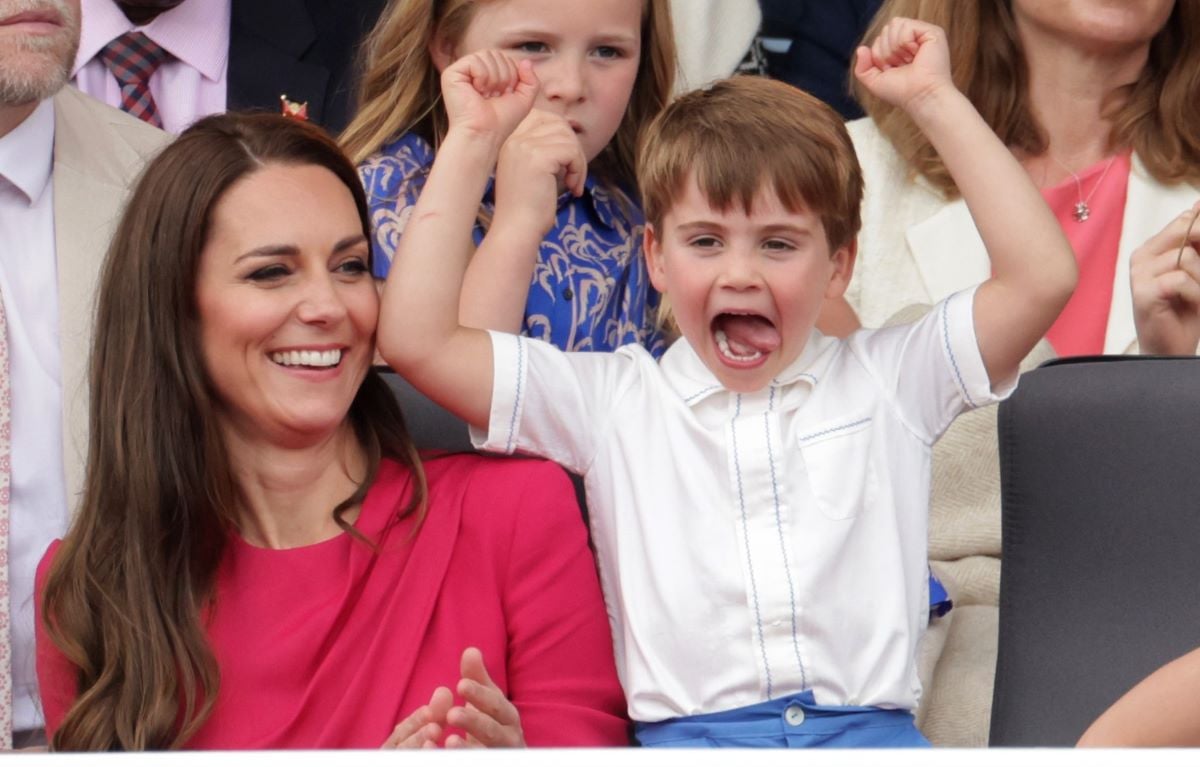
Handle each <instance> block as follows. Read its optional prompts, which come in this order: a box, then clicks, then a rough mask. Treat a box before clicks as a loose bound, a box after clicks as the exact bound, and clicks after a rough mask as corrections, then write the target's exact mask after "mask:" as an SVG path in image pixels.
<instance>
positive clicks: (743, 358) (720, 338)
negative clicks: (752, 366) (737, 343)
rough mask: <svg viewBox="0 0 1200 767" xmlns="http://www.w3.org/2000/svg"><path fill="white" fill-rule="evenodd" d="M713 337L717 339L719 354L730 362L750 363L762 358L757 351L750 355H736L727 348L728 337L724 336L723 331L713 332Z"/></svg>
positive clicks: (760, 353)
mask: <svg viewBox="0 0 1200 767" xmlns="http://www.w3.org/2000/svg"><path fill="white" fill-rule="evenodd" d="M713 337H714V338H716V339H717V346H718V347H720V349H721V354H724V355H725V356H726V357H728V358H729V359H731V360H736V361H737V362H751V361H753V360H756V359H758V358H759V357H761V356H762V352H760V351H758V350H757V349H756V350H755V351H753V352H751V353H750V354H736V353H734V351H733V350H732V349H730V348H729V336H727V335H725V331H724V330H715V331H713Z"/></svg>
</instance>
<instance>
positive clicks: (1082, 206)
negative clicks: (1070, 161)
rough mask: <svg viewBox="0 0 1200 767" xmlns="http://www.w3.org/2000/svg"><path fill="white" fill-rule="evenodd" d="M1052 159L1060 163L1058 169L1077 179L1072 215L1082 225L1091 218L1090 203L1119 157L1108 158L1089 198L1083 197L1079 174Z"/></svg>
mask: <svg viewBox="0 0 1200 767" xmlns="http://www.w3.org/2000/svg"><path fill="white" fill-rule="evenodd" d="M1050 159H1051V160H1054V162H1056V163H1058V167H1060V168H1062V169H1063V170H1065V171H1066V172H1067V173H1070V174H1071V178H1073V179H1075V194H1076V200H1075V212H1074V213H1072V214H1071V217H1072V218H1074V219H1075V220H1076V221H1078V222H1079V223H1081V224H1082V223H1083V222H1084V221H1087V220H1088V218H1090V217H1091V215H1092V209H1091V208H1089V207H1088V203H1089V202H1091V201H1092V197H1093V196H1095V194H1096V190H1097V189H1099V188H1100V185H1101V184H1103V183H1104V177H1105V176H1107V175H1108V169H1109V168H1111V167H1112V164H1113V162H1115V161H1116V159H1117V156H1116V155H1115V154H1114V155H1113V156H1112V157H1110V158H1108V164H1107V165H1105V166H1104V171H1103V172H1102V173H1101V174H1100V178H1098V179H1096V184H1095V186H1093V187H1092V191H1090V192H1088V195H1087V197H1084V196H1083V184H1082V183H1081V182H1080V181H1079V174H1078V173H1076V172H1075V171H1073V170H1071V169H1070V168H1068V167H1067V166H1066V165H1065V164H1063V162H1062V161H1060V160H1059V159H1058V158H1057V157H1055V156H1054V155H1050Z"/></svg>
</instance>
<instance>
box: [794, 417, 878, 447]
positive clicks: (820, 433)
mask: <svg viewBox="0 0 1200 767" xmlns="http://www.w3.org/2000/svg"><path fill="white" fill-rule="evenodd" d="M870 420H871V416H867V417H866V418H860V419H858V420H857V421H854V422H852V423H844V424H842V425H841V426H834V427H832V428H829V429H823V430H822V431H818V432H814V433H812V434H804V435H802V436H801V437H800V441H801V442H807V441H808V440H810V439H816V438H817V437H824V436H825V435H826V434H833V433H834V432H835V431H844V430H845V429H853V428H854V427H855V426H861V425H863V424H864V423H868V422H870Z"/></svg>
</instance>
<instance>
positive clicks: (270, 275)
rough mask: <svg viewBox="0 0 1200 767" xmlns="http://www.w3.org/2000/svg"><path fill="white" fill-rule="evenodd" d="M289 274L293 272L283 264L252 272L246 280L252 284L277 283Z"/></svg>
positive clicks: (270, 265) (271, 265)
mask: <svg viewBox="0 0 1200 767" xmlns="http://www.w3.org/2000/svg"><path fill="white" fill-rule="evenodd" d="M289 274H291V270H289V269H288V268H287V267H286V266H284V265H283V264H268V265H267V266H264V267H261V268H259V269H255V270H254V271H253V272H250V274H248V275H246V279H248V280H250V281H252V282H277V281H279V280H282V279H283V278H284V277H287V276H288V275H289Z"/></svg>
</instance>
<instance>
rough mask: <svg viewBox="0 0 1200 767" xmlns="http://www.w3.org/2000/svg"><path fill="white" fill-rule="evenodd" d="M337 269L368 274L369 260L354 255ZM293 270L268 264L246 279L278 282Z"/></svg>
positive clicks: (347, 273) (355, 275)
mask: <svg viewBox="0 0 1200 767" xmlns="http://www.w3.org/2000/svg"><path fill="white" fill-rule="evenodd" d="M335 271H337V272H341V273H342V274H345V275H349V276H353V277H357V276H358V275H360V274H366V273H367V272H368V271H369V268H368V267H367V260H366V259H365V258H363V257H361V256H353V257H351V258H347V259H346V260H345V261H342V262H341V263H340V264H338V265H337V266H336V267H335ZM291 273H292V270H291V269H289V268H288V267H287V266H285V265H284V264H268V265H266V266H264V267H262V268H260V269H255V270H254V271H253V272H250V274H248V275H246V279H248V280H250V281H251V282H278V281H279V280H282V279H285V278H286V277H288V276H290V275H291Z"/></svg>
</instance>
